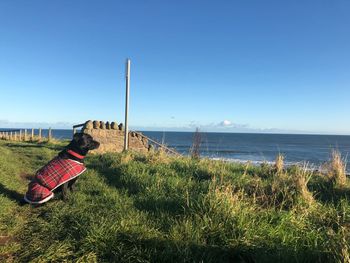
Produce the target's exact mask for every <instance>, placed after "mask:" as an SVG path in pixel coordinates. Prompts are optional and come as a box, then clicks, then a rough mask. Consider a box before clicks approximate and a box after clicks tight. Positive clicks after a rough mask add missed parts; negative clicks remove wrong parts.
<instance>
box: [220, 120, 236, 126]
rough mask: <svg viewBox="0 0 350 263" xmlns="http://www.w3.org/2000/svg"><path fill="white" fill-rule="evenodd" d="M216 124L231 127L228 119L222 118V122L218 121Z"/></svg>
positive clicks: (231, 124)
mask: <svg viewBox="0 0 350 263" xmlns="http://www.w3.org/2000/svg"><path fill="white" fill-rule="evenodd" d="M218 126H222V127H231V126H233V123H232V122H231V121H229V120H223V121H222V122H220V123H219V125H218Z"/></svg>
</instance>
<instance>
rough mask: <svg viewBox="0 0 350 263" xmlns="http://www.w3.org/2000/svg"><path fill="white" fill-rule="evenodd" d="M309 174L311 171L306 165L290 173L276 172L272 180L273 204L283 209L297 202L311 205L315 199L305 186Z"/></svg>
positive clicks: (309, 176)
mask: <svg viewBox="0 0 350 263" xmlns="http://www.w3.org/2000/svg"><path fill="white" fill-rule="evenodd" d="M311 176H312V172H310V171H309V170H308V169H307V166H306V165H305V166H304V167H299V168H297V169H296V171H295V172H294V173H292V174H291V173H289V174H288V173H284V172H281V173H277V174H276V176H274V179H273V182H272V194H273V195H272V198H273V203H274V205H275V206H277V207H280V208H283V209H285V208H286V209H289V208H291V207H292V206H294V205H296V204H298V203H302V204H304V205H307V206H311V205H312V204H313V203H314V201H315V200H314V198H313V194H312V193H311V192H310V191H309V189H308V187H307V184H308V182H309V180H310V178H311Z"/></svg>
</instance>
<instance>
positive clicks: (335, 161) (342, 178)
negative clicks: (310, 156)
mask: <svg viewBox="0 0 350 263" xmlns="http://www.w3.org/2000/svg"><path fill="white" fill-rule="evenodd" d="M345 163H346V161H345V159H344V158H342V156H341V153H340V152H339V151H337V150H333V151H332V153H331V160H330V161H329V163H328V165H327V167H326V168H327V176H328V178H329V179H330V180H331V181H332V182H333V183H334V184H336V185H337V186H340V187H342V186H345V185H346V166H345Z"/></svg>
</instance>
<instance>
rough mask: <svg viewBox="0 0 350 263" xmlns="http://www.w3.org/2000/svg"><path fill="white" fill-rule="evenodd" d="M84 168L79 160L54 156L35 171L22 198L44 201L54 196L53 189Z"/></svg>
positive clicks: (35, 202)
mask: <svg viewBox="0 0 350 263" xmlns="http://www.w3.org/2000/svg"><path fill="white" fill-rule="evenodd" d="M85 170H86V168H85V166H84V164H83V163H81V162H78V161H75V160H72V159H63V158H60V157H56V158H54V159H53V160H51V161H50V162H49V163H48V164H47V165H45V166H44V167H43V168H41V169H40V170H39V171H37V172H36V174H35V177H34V179H33V180H32V181H31V182H30V183H29V185H28V191H27V193H26V194H25V196H24V200H25V201H26V202H28V203H31V204H42V203H45V202H47V201H49V200H50V199H51V198H52V197H53V196H54V193H53V192H52V191H53V190H55V189H56V188H57V187H59V186H60V185H62V184H64V183H66V182H68V181H70V180H72V179H74V178H76V177H77V176H79V175H81V174H82V173H83V172H85Z"/></svg>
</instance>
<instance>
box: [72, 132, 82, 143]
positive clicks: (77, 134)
mask: <svg viewBox="0 0 350 263" xmlns="http://www.w3.org/2000/svg"><path fill="white" fill-rule="evenodd" d="M81 136H82V133H80V132H77V133H74V135H73V140H74V141H76V142H77V141H79V139H80V138H81Z"/></svg>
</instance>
